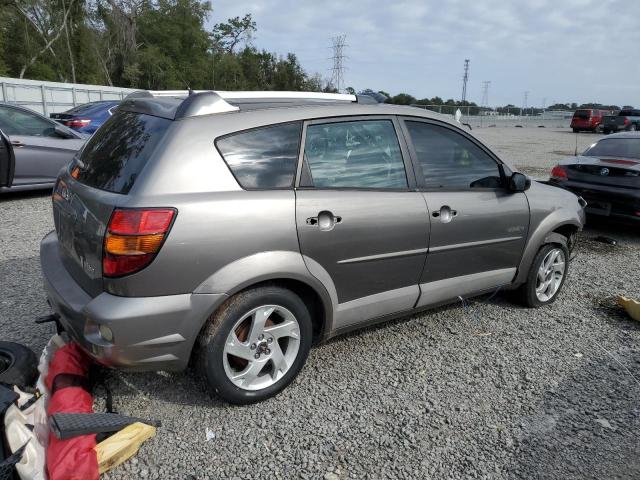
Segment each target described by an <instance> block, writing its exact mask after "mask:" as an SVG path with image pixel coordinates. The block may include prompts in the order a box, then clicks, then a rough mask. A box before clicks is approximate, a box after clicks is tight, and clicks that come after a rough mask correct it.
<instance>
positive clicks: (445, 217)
mask: <svg viewBox="0 0 640 480" xmlns="http://www.w3.org/2000/svg"><path fill="white" fill-rule="evenodd" d="M431 216H432V217H433V218H439V219H440V221H441V222H442V223H449V222H450V221H451V220H453V219H454V218H455V217H457V216H458V211H457V210H453V209H452V208H451V207H450V206H449V205H443V206H441V207H440V210H436V211H435V212H433V213H432V214H431Z"/></svg>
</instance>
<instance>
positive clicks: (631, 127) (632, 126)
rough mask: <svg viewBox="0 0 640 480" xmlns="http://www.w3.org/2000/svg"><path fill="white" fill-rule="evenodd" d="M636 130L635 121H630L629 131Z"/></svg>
mask: <svg viewBox="0 0 640 480" xmlns="http://www.w3.org/2000/svg"><path fill="white" fill-rule="evenodd" d="M636 130H638V126H637V125H636V124H635V123H632V124H631V126H630V127H629V131H630V132H635V131H636Z"/></svg>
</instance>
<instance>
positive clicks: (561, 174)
mask: <svg viewBox="0 0 640 480" xmlns="http://www.w3.org/2000/svg"><path fill="white" fill-rule="evenodd" d="M551 178H553V179H554V180H566V179H567V178H569V177H568V175H567V171H566V170H565V169H564V167H561V166H560V165H556V166H555V167H553V170H551Z"/></svg>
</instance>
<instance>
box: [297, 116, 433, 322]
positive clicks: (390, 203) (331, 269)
mask: <svg viewBox="0 0 640 480" xmlns="http://www.w3.org/2000/svg"><path fill="white" fill-rule="evenodd" d="M305 132H306V133H305V136H304V138H305V141H304V161H303V165H302V174H301V180H300V185H299V187H298V188H297V190H296V222H297V228H298V238H299V241H300V249H301V251H302V254H303V256H304V258H305V262H306V264H307V267H308V268H309V270H310V271H311V273H312V274H314V275H315V276H316V277H318V278H319V279H320V280H321V281H323V283H324V284H325V285H327V286H328V289H329V290H330V292H329V293H330V294H331V295H332V296H333V297H334V301H335V302H336V303H338V308H337V312H336V315H335V320H334V327H335V328H341V327H346V326H349V325H353V324H355V323H361V322H364V321H366V320H368V319H371V318H374V317H381V316H384V315H386V314H390V313H396V312H399V311H403V310H410V309H411V308H413V306H414V305H415V303H416V301H417V299H418V296H419V288H418V282H419V279H420V274H421V272H422V269H423V267H424V261H425V258H426V251H427V243H428V234H429V218H428V216H427V211H426V204H425V200H424V198H423V197H422V195H421V194H420V193H419V192H416V191H414V189H413V190H412V189H410V187H411V186H413V185H412V184H413V182H414V179H413V175H412V172H411V171H410V170H409V176H407V169H406V168H405V167H406V166H405V160H406V161H407V162H408V158H406V156H405V155H403V152H402V150H401V147H400V144H399V142H398V137H397V134H396V124H395V122H394V120H393V119H392V118H376V119H357V120H324V121H313V122H310V123H309V124H308V125H307V126H306V129H305Z"/></svg>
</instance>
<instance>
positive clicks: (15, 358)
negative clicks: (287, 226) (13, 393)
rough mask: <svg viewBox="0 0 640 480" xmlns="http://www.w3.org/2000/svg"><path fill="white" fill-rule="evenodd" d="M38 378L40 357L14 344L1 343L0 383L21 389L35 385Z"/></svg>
mask: <svg viewBox="0 0 640 480" xmlns="http://www.w3.org/2000/svg"><path fill="white" fill-rule="evenodd" d="M37 377H38V357H36V354H35V353H33V352H32V351H31V349H29V348H27V347H25V346H24V345H20V344H19V343H14V342H0V383H6V384H7V385H16V386H18V387H19V388H20V389H24V388H25V387H29V386H31V385H33V384H34V382H35V381H36V378H37Z"/></svg>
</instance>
